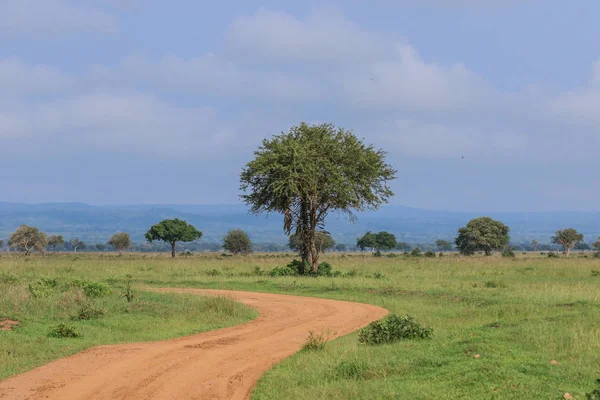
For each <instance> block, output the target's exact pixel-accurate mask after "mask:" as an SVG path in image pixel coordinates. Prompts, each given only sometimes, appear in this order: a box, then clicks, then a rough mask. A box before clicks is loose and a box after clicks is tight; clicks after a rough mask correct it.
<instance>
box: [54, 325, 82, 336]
mask: <svg viewBox="0 0 600 400" xmlns="http://www.w3.org/2000/svg"><path fill="white" fill-rule="evenodd" d="M48 337H51V338H78V337H81V334H80V333H78V332H77V331H76V330H75V329H74V328H73V327H71V326H69V325H65V324H63V323H60V324H58V325H57V326H56V327H55V328H53V329H52V330H51V331H50V332H49V333H48Z"/></svg>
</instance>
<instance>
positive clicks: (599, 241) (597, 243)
mask: <svg viewBox="0 0 600 400" xmlns="http://www.w3.org/2000/svg"><path fill="white" fill-rule="evenodd" d="M592 247H594V249H596V250H598V251H600V238H598V239H597V240H596V241H595V242H594V244H592Z"/></svg>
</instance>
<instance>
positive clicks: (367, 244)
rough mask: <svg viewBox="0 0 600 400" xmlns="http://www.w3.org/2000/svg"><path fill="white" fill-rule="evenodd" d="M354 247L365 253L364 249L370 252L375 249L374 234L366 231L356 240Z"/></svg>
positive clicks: (375, 240) (375, 238)
mask: <svg viewBox="0 0 600 400" xmlns="http://www.w3.org/2000/svg"><path fill="white" fill-rule="evenodd" d="M356 247H358V248H359V249H360V251H365V250H366V249H370V250H371V252H372V251H373V250H374V249H375V248H376V247H377V236H376V234H375V233H372V232H371V231H368V232H367V233H365V234H364V235H363V236H362V237H360V238H358V239H357V240H356Z"/></svg>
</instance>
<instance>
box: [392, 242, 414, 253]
mask: <svg viewBox="0 0 600 400" xmlns="http://www.w3.org/2000/svg"><path fill="white" fill-rule="evenodd" d="M396 249H398V250H400V251H410V250H411V249H412V246H411V245H410V244H408V243H405V242H398V244H397V245H396Z"/></svg>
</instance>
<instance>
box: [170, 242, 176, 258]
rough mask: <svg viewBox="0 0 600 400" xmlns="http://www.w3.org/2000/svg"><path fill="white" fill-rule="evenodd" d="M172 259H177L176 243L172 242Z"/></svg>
mask: <svg viewBox="0 0 600 400" xmlns="http://www.w3.org/2000/svg"><path fill="white" fill-rule="evenodd" d="M171 258H175V242H171Z"/></svg>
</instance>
